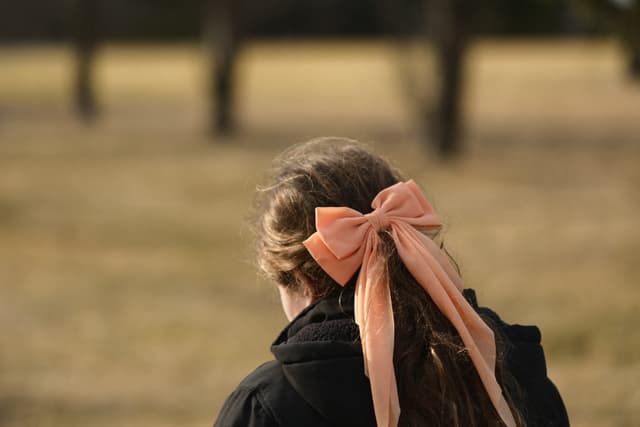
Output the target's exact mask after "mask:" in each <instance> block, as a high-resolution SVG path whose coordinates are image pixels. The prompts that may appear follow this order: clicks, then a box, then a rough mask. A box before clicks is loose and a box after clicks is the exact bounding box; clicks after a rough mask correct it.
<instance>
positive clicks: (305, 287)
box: [293, 270, 316, 299]
mask: <svg viewBox="0 0 640 427" xmlns="http://www.w3.org/2000/svg"><path fill="white" fill-rule="evenodd" d="M293 277H294V280H295V281H296V291H297V292H298V293H299V294H300V295H301V296H302V297H304V298H310V299H313V296H314V295H315V292H314V289H316V282H315V281H313V280H311V278H310V277H309V276H307V275H306V274H304V273H303V272H302V271H300V270H295V271H294V272H293Z"/></svg>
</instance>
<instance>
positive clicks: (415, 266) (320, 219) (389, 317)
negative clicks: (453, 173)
mask: <svg viewBox="0 0 640 427" xmlns="http://www.w3.org/2000/svg"><path fill="white" fill-rule="evenodd" d="M371 207H372V208H373V209H374V210H373V211H372V212H371V213H368V214H366V215H363V214H362V213H360V212H358V211H356V210H353V209H350V208H346V207H326V208H316V229H317V231H316V232H315V233H313V234H312V235H311V237H309V238H308V239H307V240H306V241H305V242H304V245H305V247H306V248H307V250H308V251H309V252H310V253H311V255H312V256H313V257H314V259H315V260H316V261H317V262H318V264H319V265H320V266H321V267H322V268H323V269H324V270H325V271H326V272H327V274H329V275H330V276H331V277H332V278H333V279H334V280H335V281H336V282H338V283H340V284H341V285H342V286H344V285H345V284H346V283H347V282H348V281H349V279H350V278H351V277H352V276H353V275H354V274H355V272H356V271H357V270H358V268H360V274H359V275H358V279H357V282H356V291H355V304H354V305H355V307H354V308H355V321H356V323H357V324H358V326H359V328H360V337H361V340H362V352H363V356H364V369H365V374H366V375H367V376H368V377H369V380H370V383H371V395H372V398H373V407H374V410H375V415H376V420H377V424H378V427H396V426H397V425H398V420H399V417H400V403H399V401H398V390H397V385H396V378H395V372H394V369H393V346H394V324H393V309H392V306H391V294H390V291H389V277H388V274H387V271H386V259H384V257H383V256H381V254H380V252H379V237H378V231H379V230H389V231H390V233H391V236H392V238H393V240H394V242H395V245H396V248H397V250H398V254H399V255H400V258H401V259H402V261H403V263H404V265H405V266H406V267H407V269H408V270H409V272H410V273H411V274H412V275H413V277H414V278H415V279H416V281H417V282H418V283H419V284H420V285H421V286H422V287H423V288H424V289H425V291H426V292H427V293H428V294H429V296H430V297H431V299H432V300H433V302H434V303H435V304H436V305H437V306H438V308H439V309H440V311H441V312H442V313H443V314H444V315H445V316H446V317H447V319H449V321H451V323H452V324H453V326H454V327H455V328H456V330H457V331H458V333H459V334H460V337H461V338H462V341H463V342H464V345H465V347H466V348H467V351H468V352H469V356H470V357H471V360H472V361H473V364H474V365H475V367H476V370H477V371H478V374H479V376H480V379H481V380H482V383H483V385H484V387H485V389H486V390H487V393H488V395H489V397H490V399H491V402H492V403H493V405H494V406H495V408H496V410H497V412H498V415H499V416H500V418H501V419H502V421H504V423H505V424H506V425H507V426H508V427H515V425H516V423H515V420H514V418H513V415H512V413H511V410H510V408H509V406H508V404H507V402H506V400H505V398H504V396H503V395H502V390H501V388H500V385H499V384H498V382H497V380H496V378H495V365H496V347H495V339H494V335H493V331H492V330H491V328H489V326H487V324H486V323H484V321H483V320H482V319H481V318H480V316H479V315H478V314H477V313H476V311H475V310H474V309H473V307H471V306H470V305H469V303H468V302H467V300H466V299H465V298H464V296H463V295H462V292H461V291H462V280H461V278H460V276H459V275H458V274H457V272H456V271H455V270H454V268H453V267H452V265H451V263H450V262H449V260H448V259H447V257H446V256H445V254H444V253H443V252H442V250H441V249H440V248H439V247H438V246H437V245H436V244H435V243H434V242H433V241H432V240H431V239H430V238H428V237H427V236H425V235H424V234H422V233H421V232H420V231H419V229H429V228H438V227H440V225H441V223H440V220H439V219H438V216H437V215H436V213H435V211H434V210H433V208H432V207H431V205H430V204H429V202H428V201H427V199H426V198H425V197H424V195H423V194H422V192H421V191H420V189H419V188H418V186H417V185H416V184H415V182H413V181H412V180H411V181H407V182H400V183H397V184H395V185H392V186H391V187H388V188H386V189H384V190H382V191H381V192H380V193H378V195H377V196H376V197H375V199H374V200H373V202H372V203H371ZM396 285H397V286H401V285H402V284H401V283H399V284H396Z"/></svg>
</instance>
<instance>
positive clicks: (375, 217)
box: [364, 209, 389, 231]
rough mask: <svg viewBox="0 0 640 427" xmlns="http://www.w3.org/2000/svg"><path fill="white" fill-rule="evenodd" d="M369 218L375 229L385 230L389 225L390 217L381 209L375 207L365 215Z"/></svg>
mask: <svg viewBox="0 0 640 427" xmlns="http://www.w3.org/2000/svg"><path fill="white" fill-rule="evenodd" d="M364 217H365V218H367V220H368V221H369V223H370V224H371V226H372V227H373V229H374V231H380V230H384V229H386V228H388V227H389V219H388V218H387V217H386V215H384V213H382V212H381V211H380V210H379V209H375V210H373V211H372V212H369V213H368V214H365V216H364Z"/></svg>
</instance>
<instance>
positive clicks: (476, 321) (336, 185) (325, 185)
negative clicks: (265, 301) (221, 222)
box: [215, 138, 569, 427]
mask: <svg viewBox="0 0 640 427" xmlns="http://www.w3.org/2000/svg"><path fill="white" fill-rule="evenodd" d="M257 228H258V229H257V232H258V233H257V257H258V264H259V266H260V268H261V270H262V271H263V272H264V273H266V275H267V276H268V277H269V278H271V279H272V280H273V281H274V282H275V283H277V285H278V290H279V291H280V296H281V299H282V306H283V309H284V311H285V313H286V315H287V317H288V319H289V320H290V321H291V323H289V325H288V326H287V327H286V328H285V329H284V330H283V331H282V333H281V334H280V335H279V336H278V338H277V339H276V340H275V342H274V344H273V346H272V352H273V354H274V356H275V360H274V361H271V362H268V363H266V364H264V365H262V366H260V367H259V368H258V369H256V370H255V371H254V372H253V373H252V374H250V375H249V376H248V377H247V378H245V379H244V380H243V381H242V382H241V383H240V385H239V386H238V388H237V389H236V390H235V391H234V392H233V393H232V394H231V395H230V396H229V398H228V399H227V401H226V402H225V404H224V406H223V408H222V410H221V412H220V414H219V417H218V420H217V421H216V423H215V426H219V427H227V426H243V427H244V426H256V427H257V426H309V427H312V426H349V427H353V426H376V425H377V426H384V427H388V426H393V427H395V426H465V427H466V426H499V425H506V426H509V427H514V426H525V425H527V426H566V425H568V424H569V421H568V418H567V413H566V410H565V408H564V405H563V403H562V399H561V398H560V395H559V394H558V391H557V390H556V388H555V386H554V385H553V384H552V383H551V381H550V380H549V379H548V378H547V373H546V366H545V359H544V354H543V351H542V347H541V346H540V332H539V331H538V329H537V328H536V327H534V326H517V325H508V324H506V323H504V322H503V321H502V320H501V319H500V318H499V317H498V315H496V314H495V313H494V312H493V311H491V310H489V309H487V308H483V307H480V306H478V304H477V302H476V298H475V294H474V292H473V290H470V289H463V287H462V282H461V279H460V276H459V274H458V271H457V266H456V264H455V262H453V260H452V259H451V258H450V257H449V256H448V253H447V252H446V250H445V249H444V247H443V245H442V244H438V243H436V242H438V238H439V235H438V233H439V231H440V228H441V223H440V221H439V219H438V216H437V214H436V213H435V212H434V210H433V208H432V207H431V205H430V204H429V202H428V201H427V199H426V198H425V197H424V195H423V194H422V192H421V190H420V189H419V188H418V186H417V185H416V184H415V183H414V182H413V181H407V180H405V178H403V177H402V176H401V175H400V173H399V172H397V171H396V170H394V169H392V168H391V167H390V166H389V164H388V163H387V162H385V161H384V160H383V159H381V158H380V157H378V156H377V155H375V154H373V153H372V152H370V151H369V150H367V149H366V148H364V147H363V146H361V145H360V144H358V143H357V142H355V141H352V140H347V139H342V138H322V139H318V140H313V141H310V142H308V143H306V144H302V145H299V146H296V147H294V148H292V149H290V150H288V151H286V152H285V153H284V154H283V155H282V156H281V157H280V158H279V159H278V160H277V162H276V167H275V173H274V177H273V182H272V184H271V185H270V186H269V187H267V188H266V189H264V190H263V191H262V192H261V203H260V211H259V220H258V224H257Z"/></svg>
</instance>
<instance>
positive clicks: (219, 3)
mask: <svg viewBox="0 0 640 427" xmlns="http://www.w3.org/2000/svg"><path fill="white" fill-rule="evenodd" d="M234 18H235V17H234V7H233V1H232V0H206V3H205V13H204V22H203V27H204V28H203V38H204V45H205V48H206V49H207V51H208V53H209V79H210V83H209V96H210V129H211V132H212V133H214V134H218V133H228V132H230V131H232V130H233V125H234V123H233V107H234V63H235V58H236V53H237V49H238V37H237V28H235V25H234V24H235V19H234Z"/></svg>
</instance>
